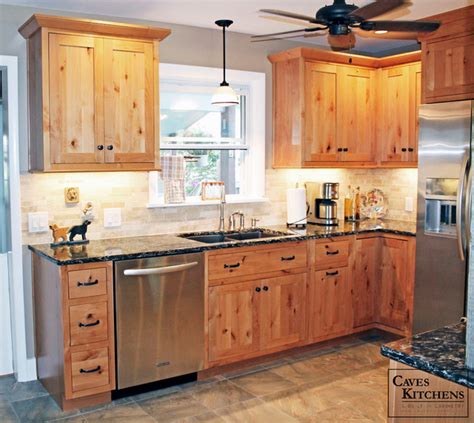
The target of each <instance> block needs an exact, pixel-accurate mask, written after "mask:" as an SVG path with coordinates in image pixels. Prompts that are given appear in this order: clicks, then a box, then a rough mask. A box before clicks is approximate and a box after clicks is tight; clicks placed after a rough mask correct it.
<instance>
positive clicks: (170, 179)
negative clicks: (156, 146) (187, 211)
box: [161, 156, 185, 204]
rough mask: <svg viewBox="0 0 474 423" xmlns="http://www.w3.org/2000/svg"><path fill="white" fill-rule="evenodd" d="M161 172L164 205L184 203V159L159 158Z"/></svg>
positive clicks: (174, 157) (179, 157) (172, 157)
mask: <svg viewBox="0 0 474 423" xmlns="http://www.w3.org/2000/svg"><path fill="white" fill-rule="evenodd" d="M161 172H162V173H161V176H162V178H163V185H164V201H165V204H180V203H184V201H185V194H184V157H183V156H164V157H161Z"/></svg>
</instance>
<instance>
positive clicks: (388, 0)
mask: <svg viewBox="0 0 474 423" xmlns="http://www.w3.org/2000/svg"><path fill="white" fill-rule="evenodd" d="M405 3H410V2H408V1H406V0H376V1H374V2H373V3H370V4H368V5H367V6H362V7H359V8H358V9H356V10H354V11H353V12H351V13H349V14H348V16H354V17H357V18H360V19H362V20H365V19H370V18H374V17H375V16H379V15H383V14H384V13H387V12H390V11H392V10H394V9H396V8H397V7H400V6H402V5H403V4H405Z"/></svg>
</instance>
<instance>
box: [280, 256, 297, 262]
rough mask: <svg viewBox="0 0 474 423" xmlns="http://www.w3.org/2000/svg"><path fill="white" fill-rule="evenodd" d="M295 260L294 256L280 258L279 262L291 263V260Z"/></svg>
mask: <svg viewBox="0 0 474 423" xmlns="http://www.w3.org/2000/svg"><path fill="white" fill-rule="evenodd" d="M295 258H296V257H295V256H289V257H282V258H281V261H291V260H294V259H295Z"/></svg>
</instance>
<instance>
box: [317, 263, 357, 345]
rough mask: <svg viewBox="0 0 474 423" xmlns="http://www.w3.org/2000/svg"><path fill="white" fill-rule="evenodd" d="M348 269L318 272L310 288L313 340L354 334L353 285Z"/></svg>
mask: <svg viewBox="0 0 474 423" xmlns="http://www.w3.org/2000/svg"><path fill="white" fill-rule="evenodd" d="M347 269H348V268H347V267H340V268H337V269H330V270H322V271H319V272H315V275H314V281H313V284H312V286H311V302H312V306H311V316H310V319H311V320H310V331H311V337H312V339H313V340H315V339H318V338H325V337H329V336H331V335H334V336H341V335H345V334H347V333H349V332H351V330H352V298H351V284H350V280H349V278H348V274H347Z"/></svg>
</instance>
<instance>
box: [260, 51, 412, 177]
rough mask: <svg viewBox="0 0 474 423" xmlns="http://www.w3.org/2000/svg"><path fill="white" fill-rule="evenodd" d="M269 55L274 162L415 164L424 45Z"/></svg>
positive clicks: (280, 165) (281, 164)
mask: <svg viewBox="0 0 474 423" xmlns="http://www.w3.org/2000/svg"><path fill="white" fill-rule="evenodd" d="M269 60H270V61H271V62H272V64H273V167H275V168H285V167H290V168H291V167H415V166H416V163H417V148H416V145H417V138H416V137H417V130H418V129H417V128H418V104H419V102H420V94H419V93H420V90H421V85H420V69H419V60H420V52H414V53H407V54H402V55H398V56H392V57H386V58H383V59H377V58H370V57H364V56H356V55H348V54H343V53H334V52H330V51H324V50H317V49H308V48H296V49H292V50H288V51H285V52H281V53H277V54H274V55H272V56H269ZM399 74H400V75H401V76H400V77H399V78H397V76H398V75H399ZM387 86H388V92H387V90H386V89H387Z"/></svg>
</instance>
